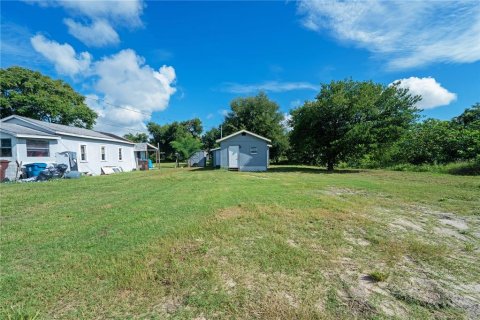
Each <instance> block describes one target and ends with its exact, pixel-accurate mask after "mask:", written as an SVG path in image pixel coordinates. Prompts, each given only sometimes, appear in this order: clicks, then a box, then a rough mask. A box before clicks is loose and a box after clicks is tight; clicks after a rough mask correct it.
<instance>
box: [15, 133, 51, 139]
mask: <svg viewBox="0 0 480 320" xmlns="http://www.w3.org/2000/svg"><path fill="white" fill-rule="evenodd" d="M16 137H17V138H26V139H45V140H60V137H51V136H37V135H29V134H19V135H16Z"/></svg>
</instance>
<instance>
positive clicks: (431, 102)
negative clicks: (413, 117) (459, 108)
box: [393, 77, 457, 109]
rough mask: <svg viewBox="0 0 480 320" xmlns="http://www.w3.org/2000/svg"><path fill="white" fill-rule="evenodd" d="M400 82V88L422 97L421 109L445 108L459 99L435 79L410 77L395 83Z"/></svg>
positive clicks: (419, 104) (418, 104) (419, 105)
mask: <svg viewBox="0 0 480 320" xmlns="http://www.w3.org/2000/svg"><path fill="white" fill-rule="evenodd" d="M396 82H400V84H399V87H400V88H406V89H408V90H409V92H410V93H411V94H412V95H419V96H421V97H422V100H420V101H419V102H418V103H417V107H418V108H420V109H433V108H436V107H440V106H445V105H448V104H450V103H451V102H453V101H455V100H456V99H457V95H456V94H455V93H452V92H450V91H448V90H447V89H445V88H444V87H442V85H441V84H440V83H438V82H437V81H436V80H435V79H434V78H431V77H427V78H417V77H410V78H406V79H399V80H395V81H394V82H393V83H396Z"/></svg>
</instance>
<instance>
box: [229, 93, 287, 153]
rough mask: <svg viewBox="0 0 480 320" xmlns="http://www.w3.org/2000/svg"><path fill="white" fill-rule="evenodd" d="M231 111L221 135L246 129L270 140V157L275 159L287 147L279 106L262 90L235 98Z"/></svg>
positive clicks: (282, 116) (231, 104) (282, 117)
mask: <svg viewBox="0 0 480 320" xmlns="http://www.w3.org/2000/svg"><path fill="white" fill-rule="evenodd" d="M230 107H231V111H230V112H229V113H228V114H227V116H226V117H225V121H224V123H223V136H227V135H229V134H232V133H234V132H236V131H238V130H242V129H245V130H248V131H251V132H253V133H256V134H258V135H261V136H264V137H266V138H268V139H270V140H272V148H271V150H270V157H271V158H272V159H273V160H274V161H276V160H278V159H279V158H280V156H281V155H282V154H283V153H284V152H285V150H286V149H287V147H288V139H287V136H286V132H285V128H284V127H283V125H282V122H283V120H284V115H283V114H282V113H281V112H280V109H279V106H278V104H277V103H275V102H274V101H272V100H270V99H269V98H268V97H267V95H266V94H265V93H264V92H260V93H259V94H258V95H256V96H255V97H246V98H237V99H235V100H233V101H232V102H231V103H230Z"/></svg>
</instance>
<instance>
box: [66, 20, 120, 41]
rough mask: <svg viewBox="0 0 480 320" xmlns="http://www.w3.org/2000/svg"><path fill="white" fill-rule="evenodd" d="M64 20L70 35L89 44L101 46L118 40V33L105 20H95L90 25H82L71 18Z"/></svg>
mask: <svg viewBox="0 0 480 320" xmlns="http://www.w3.org/2000/svg"><path fill="white" fill-rule="evenodd" d="M64 22H65V24H66V25H67V26H68V32H69V33H70V34H71V35H72V36H74V37H75V38H77V39H79V40H80V41H82V42H83V43H87V44H89V45H90V46H94V47H102V46H106V45H109V44H116V43H118V42H120V38H119V36H118V33H117V32H116V31H115V30H114V29H113V28H112V26H111V25H110V24H109V23H108V22H106V21H105V20H97V21H95V22H92V24H90V25H84V24H82V23H78V22H75V21H74V20H72V19H65V20H64Z"/></svg>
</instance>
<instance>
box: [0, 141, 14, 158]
mask: <svg viewBox="0 0 480 320" xmlns="http://www.w3.org/2000/svg"><path fill="white" fill-rule="evenodd" d="M11 156H12V139H1V141H0V157H11Z"/></svg>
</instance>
